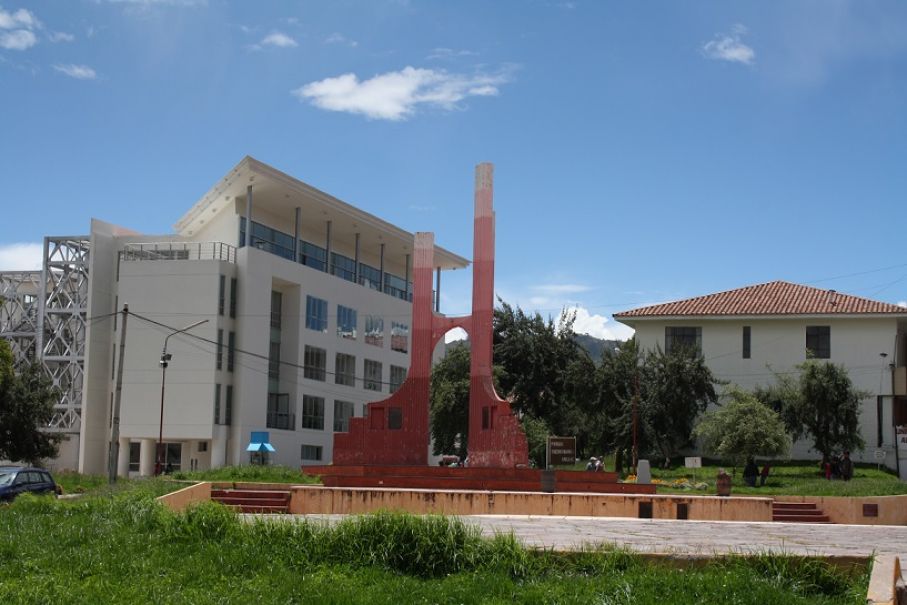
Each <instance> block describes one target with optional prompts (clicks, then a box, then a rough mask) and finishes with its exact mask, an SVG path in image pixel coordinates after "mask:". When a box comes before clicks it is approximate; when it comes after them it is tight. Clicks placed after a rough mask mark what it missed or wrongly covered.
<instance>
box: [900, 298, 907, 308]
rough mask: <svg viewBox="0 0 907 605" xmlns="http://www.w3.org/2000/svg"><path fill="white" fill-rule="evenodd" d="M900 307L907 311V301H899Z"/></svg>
mask: <svg viewBox="0 0 907 605" xmlns="http://www.w3.org/2000/svg"><path fill="white" fill-rule="evenodd" d="M898 306H899V307H904V308H905V309H907V300H899V301H898Z"/></svg>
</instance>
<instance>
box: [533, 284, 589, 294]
mask: <svg viewBox="0 0 907 605" xmlns="http://www.w3.org/2000/svg"><path fill="white" fill-rule="evenodd" d="M532 289H533V290H538V291H539V292H545V293H546V294H578V293H580V292H588V291H589V290H591V289H592V288H590V287H589V286H585V285H583V284H541V285H538V286H533V287H532Z"/></svg>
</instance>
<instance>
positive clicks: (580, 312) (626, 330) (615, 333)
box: [566, 305, 633, 340]
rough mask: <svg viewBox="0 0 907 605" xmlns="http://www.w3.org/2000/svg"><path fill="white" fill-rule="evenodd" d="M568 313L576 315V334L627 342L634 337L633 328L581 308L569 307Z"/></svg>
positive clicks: (574, 329) (574, 323)
mask: <svg viewBox="0 0 907 605" xmlns="http://www.w3.org/2000/svg"><path fill="white" fill-rule="evenodd" d="M566 311H567V312H568V313H576V321H574V322H573V331H574V332H575V333H576V334H588V335H589V336H594V337H595V338H604V339H606V340H627V339H628V338H631V337H632V336H633V328H630V327H628V326H625V325H623V324H619V323H616V322H611V321H610V320H609V319H608V318H607V317H606V316H604V315H598V314H592V313H590V312H589V310H588V309H586V308H584V307H581V306H578V305H577V306H573V307H567V308H566Z"/></svg>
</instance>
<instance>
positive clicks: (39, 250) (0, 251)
mask: <svg viewBox="0 0 907 605" xmlns="http://www.w3.org/2000/svg"><path fill="white" fill-rule="evenodd" d="M43 257H44V245H43V244H35V243H19V244H0V271H38V270H40V269H41V264H42V258H43Z"/></svg>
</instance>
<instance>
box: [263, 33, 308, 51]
mask: <svg viewBox="0 0 907 605" xmlns="http://www.w3.org/2000/svg"><path fill="white" fill-rule="evenodd" d="M259 44H261V46H276V47H278V48H293V47H294V46H299V44H297V43H296V40H294V39H293V38H291V37H290V36H288V35H286V34H285V33H282V32H271V33H270V34H268V35H267V36H265V37H264V38H262V40H261V42H260V43H259Z"/></svg>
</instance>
